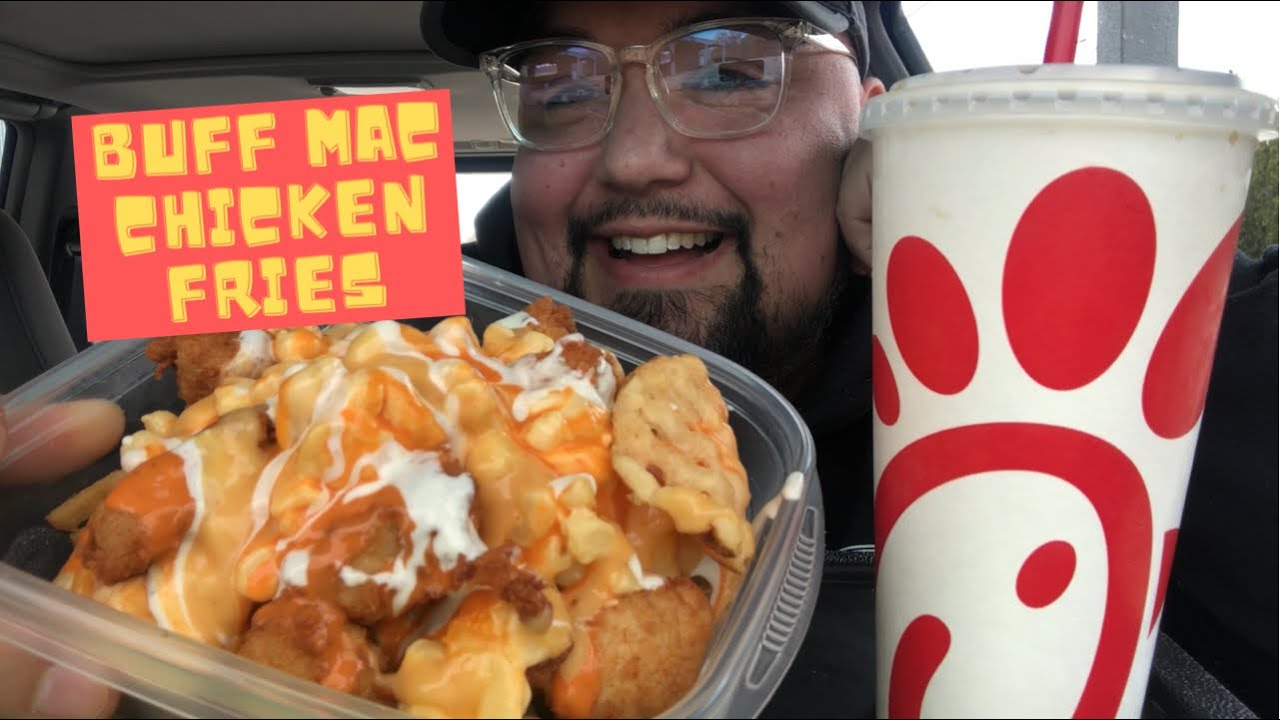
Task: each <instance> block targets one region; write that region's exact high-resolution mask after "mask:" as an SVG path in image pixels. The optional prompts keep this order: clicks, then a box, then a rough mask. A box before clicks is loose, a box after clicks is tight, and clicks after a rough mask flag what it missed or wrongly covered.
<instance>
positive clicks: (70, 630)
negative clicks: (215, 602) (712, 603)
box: [0, 259, 824, 717]
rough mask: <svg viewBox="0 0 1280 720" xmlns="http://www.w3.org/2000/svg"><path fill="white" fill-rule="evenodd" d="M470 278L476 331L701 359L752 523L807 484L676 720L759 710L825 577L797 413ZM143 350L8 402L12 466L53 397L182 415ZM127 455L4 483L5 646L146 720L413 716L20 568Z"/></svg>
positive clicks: (57, 378)
mask: <svg viewBox="0 0 1280 720" xmlns="http://www.w3.org/2000/svg"><path fill="white" fill-rule="evenodd" d="M464 273H465V281H466V282H465V284H466V299H467V315H468V316H469V317H470V318H471V321H472V323H473V325H474V326H475V327H476V328H477V329H478V330H479V329H483V327H484V326H486V325H487V324H488V323H490V322H492V321H494V320H497V319H499V318H501V317H503V316H505V315H508V314H510V313H513V312H515V311H517V310H519V309H520V308H522V307H523V306H525V305H526V304H528V303H529V302H532V301H533V300H536V299H537V298H539V297H542V296H544V295H550V296H552V297H553V298H554V299H555V300H556V301H557V302H560V303H563V304H565V305H567V306H569V307H570V308H571V309H572V311H573V313H574V318H575V320H576V322H577V325H578V328H579V330H580V331H581V332H582V333H583V335H585V336H586V337H587V338H588V339H589V340H591V341H592V342H595V343H597V344H600V345H602V346H604V347H607V348H609V349H610V350H612V351H613V352H614V353H615V354H616V355H617V357H618V360H619V362H621V363H622V365H623V367H624V368H626V369H627V370H628V371H629V370H630V369H631V368H632V367H634V366H635V365H636V364H638V363H640V362H643V361H644V360H646V359H648V358H649V357H652V356H654V355H658V354H662V355H672V354H679V353H691V354H696V355H698V356H700V357H701V358H702V359H703V361H704V362H705V363H706V365H707V369H708V371H709V373H710V377H711V380H712V382H713V383H714V384H715V385H716V386H717V387H718V388H719V389H720V392H721V393H722V395H723V396H724V399H725V403H726V405H727V406H728V408H729V412H730V422H731V424H732V427H733V430H734V432H735V433H736V435H737V440H738V445H739V450H740V453H741V457H742V461H743V464H744V465H745V466H746V469H747V472H748V475H749V478H750V487H751V496H752V499H751V507H750V509H749V513H750V516H751V517H755V516H756V514H757V513H759V512H760V510H761V509H762V507H763V506H764V505H765V504H766V503H768V502H769V501H770V500H771V499H772V498H774V497H775V496H777V495H779V494H780V493H781V491H782V489H783V487H784V483H785V480H786V478H787V477H788V476H789V475H790V474H791V473H793V472H799V473H801V474H802V475H803V477H804V482H803V487H802V492H801V494H800V497H799V499H798V500H784V501H783V502H781V504H780V505H778V506H777V512H776V514H775V515H774V516H773V518H772V519H771V520H767V521H766V522H764V523H763V524H762V525H760V526H758V533H759V534H758V536H757V555H756V559H755V560H754V561H753V563H752V565H751V566H750V568H749V570H748V573H747V575H746V576H745V578H744V579H743V583H742V586H741V589H740V591H739V594H738V597H737V599H736V601H735V604H734V605H733V607H731V608H730V610H729V612H728V613H727V614H726V615H725V616H724V618H723V619H722V621H721V623H720V625H719V626H718V627H717V628H716V631H715V634H714V635H713V637H712V640H711V646H710V648H709V650H708V654H707V657H706V660H705V662H704V665H703V670H702V673H701V675H700V677H699V680H698V683H697V685H696V686H695V687H694V688H693V690H692V691H691V692H690V693H689V694H688V695H687V696H686V697H685V698H684V699H683V700H681V701H680V702H679V703H678V704H676V705H675V706H673V707H672V708H670V709H669V710H668V712H667V714H666V715H664V717H746V716H756V715H758V714H759V713H760V712H761V711H762V710H763V708H764V707H765V705H766V704H767V703H768V701H769V699H770V698H771V697H772V695H773V693H774V692H775V691H776V690H777V688H778V686H779V684H780V683H781V681H782V678H783V676H784V675H785V674H786V672H787V670H788V669H789V668H790V666H791V663H792V661H793V660H794V659H795V657H796V654H797V652H798V651H799V649H800V644H801V642H802V641H803V639H804V635H805V633H806V631H807V630H808V627H809V621H810V619H811V617H812V615H813V611H814V606H815V604H816V602H817V598H818V588H819V583H820V579H821V572H822V567H821V562H822V558H823V552H824V546H823V508H822V493H821V489H820V487H819V485H818V477H817V472H816V469H815V464H814V463H815V460H814V446H813V441H812V438H811V437H810V434H809V431H808V429H807V428H806V427H805V425H804V423H803V422H802V421H801V419H800V416H799V415H798V414H797V413H796V411H795V410H794V409H793V408H792V407H791V405H789V404H788V403H787V402H786V401H785V400H784V399H783V398H782V397H781V396H780V395H779V394H778V393H777V392H776V391H774V390H773V389H772V388H771V387H769V386H768V385H766V384H765V383H764V382H762V381H761V380H760V379H759V378H757V377H755V376H754V375H752V374H750V373H749V372H747V371H745V370H744V369H743V368H741V367H739V366H738V365H735V364H733V363H730V362H728V361H727V360H725V359H723V358H721V357H718V356H716V355H713V354H710V353H708V352H707V351H705V350H703V349H701V348H698V347H695V346H693V345H691V344H689V343H686V342H684V341H681V340H679V339H677V338H674V337H672V336H669V335H665V334H663V333H659V332H656V331H654V330H653V329H652V328H649V327H647V326H645V325H642V324H640V323H637V322H635V321H633V320H630V319H628V318H625V317H623V316H621V315H618V314H616V313H612V312H609V311H607V310H603V309H601V308H598V307H595V306H592V305H588V304H586V303H583V302H582V301H581V300H578V299H576V298H573V297H570V296H568V295H564V294H561V293H556V292H554V291H550V290H548V289H547V288H545V287H543V286H540V285H536V284H533V283H531V282H529V281H528V280H526V279H524V278H521V277H519V276H516V275H513V274H510V273H506V272H503V271H500V270H496V269H494V268H492V267H490V266H488V265H484V264H482V263H478V262H474V261H472V260H470V259H464ZM411 324H414V325H419V326H421V327H427V326H429V325H430V324H431V322H430V321H426V322H421V323H419V322H414V323H411ZM145 345H146V343H145V341H121V342H110V343H101V344H98V345H95V346H93V347H91V348H90V349H88V350H87V351H85V352H83V353H81V354H80V355H78V356H76V357H75V358H72V359H70V360H68V361H66V362H64V363H62V364H61V365H59V366H57V367H55V368H53V369H51V370H49V371H48V372H47V373H45V374H44V375H42V376H40V377H39V378H36V379H35V380H33V381H31V382H30V383H27V384H26V385H24V386H22V387H21V388H19V389H17V390H16V391H14V392H13V393H12V394H10V395H9V396H8V397H7V398H5V401H4V411H5V415H6V417H7V418H9V422H10V428H9V430H10V438H11V439H13V440H14V441H15V445H16V446H15V447H11V448H10V449H9V452H10V454H11V457H17V456H21V455H25V454H26V453H29V452H31V450H32V449H35V448H38V447H41V446H42V445H44V444H46V443H49V442H54V441H56V438H55V437H53V436H54V435H55V434H56V428H50V429H48V431H47V432H45V433H44V434H43V435H33V436H31V437H30V438H27V439H19V438H23V436H24V435H26V432H25V430H26V429H25V428H24V427H23V423H24V420H23V418H27V417H30V415H31V414H32V412H33V411H34V410H37V409H39V408H41V407H44V406H47V405H50V404H53V403H57V402H61V401H66V400H72V399H79V398H103V399H109V400H113V401H115V402H117V403H119V404H120V405H121V406H122V407H123V408H124V410H125V414H126V421H127V423H128V424H127V426H126V430H125V431H126V433H128V432H133V431H135V430H137V429H139V428H140V427H141V424H140V421H139V418H140V417H141V415H142V414H144V413H147V412H151V411H154V410H157V409H162V408H167V409H170V410H174V411H178V410H180V409H181V403H180V401H179V400H178V399H177V393H176V387H175V384H174V380H173V375H172V373H169V374H167V375H166V376H165V377H164V378H163V379H161V380H156V379H155V377H154V375H153V371H154V366H153V364H152V363H151V362H150V361H149V360H148V359H147V358H146V356H145V355H144V353H143V349H144V347H145ZM118 458H119V454H118V452H111V453H108V454H107V455H106V456H105V457H103V458H102V459H100V460H99V461H98V462H97V463H96V464H94V465H93V466H91V467H89V468H86V469H85V470H83V471H80V472H76V473H74V474H72V475H69V476H66V477H63V478H59V479H57V480H55V481H53V482H51V483H48V484H44V485H36V486H23V487H4V486H0V547H2V548H5V549H6V551H7V552H6V555H5V558H6V561H8V562H11V563H13V564H4V563H0V641H3V642H9V643H12V644H15V645H18V646H21V647H24V648H26V649H27V650H29V651H31V652H33V653H35V654H38V655H41V656H43V657H46V658H48V659H50V660H52V661H54V662H57V663H60V664H63V665H66V666H70V667H74V668H77V669H79V670H81V671H83V672H85V673H86V674H88V675H90V676H93V677H96V678H98V679H100V680H102V681H104V682H106V683H108V684H110V685H113V686H115V687H117V688H119V689H120V690H121V691H123V693H124V695H125V696H126V701H125V705H126V709H125V710H122V712H128V713H129V714H130V715H131V716H134V717H137V716H171V715H176V716H190V717H299V716H305V717H357V716H361V717H405V715H404V714H402V713H400V712H398V711H395V710H393V709H389V708H386V707H383V706H380V705H375V704H373V703H371V702H367V701H363V700H360V699H358V698H355V697H353V696H349V695H346V694H343V693H339V692H337V691H331V690H328V689H326V688H323V687H321V686H319V685H315V684H312V683H309V682H305V681H302V680H298V679H295V678H293V677H291V676H289V675H286V674H284V673H282V672H278V671H276V670H273V669H271V668H268V667H265V666H262V665H258V664H255V663H252V662H249V661H247V660H244V659H242V658H239V657H237V656H236V655H234V654H232V653H229V652H226V651H223V650H220V649H217V648H214V647H211V646H207V645H203V644H201V643H199V642H197V641H194V640H190V639H187V638H184V637H180V636H176V635H174V634H172V633H169V632H167V631H165V630H162V629H160V628H159V627H156V626H154V625H151V624H149V623H146V622H143V621H141V620H136V619H134V618H132V617H129V616H126V615H124V614H123V613H119V612H116V611H114V610H112V609H110V608H108V607H105V606H103V605H99V604H97V603H96V602H94V601H92V600H90V599H88V598H84V597H80V596H78V595H74V594H72V593H70V592H67V591H64V590H62V589H60V588H58V587H56V586H54V585H53V584H51V583H50V582H49V581H48V579H47V578H42V577H39V576H38V575H37V574H33V572H29V571H24V570H20V569H18V568H17V567H15V566H14V565H16V564H27V565H29V563H16V562H14V561H13V560H12V552H9V551H11V550H13V548H12V547H11V546H13V545H14V541H15V538H19V539H20V541H19V543H18V545H30V544H31V543H30V542H27V540H29V539H30V536H31V535H32V533H34V532H35V531H33V530H32V528H37V527H39V526H42V525H44V520H43V518H44V516H45V514H47V513H48V512H49V511H50V510H52V509H53V508H54V507H56V506H57V505H58V504H59V503H61V502H62V501H63V500H65V499H66V498H68V497H70V496H71V494H73V493H74V492H76V491H78V490H80V489H81V488H83V487H85V486H86V485H88V484H90V483H92V482H93V481H95V480H97V479H98V478H100V477H102V476H103V475H105V474H106V473H107V472H109V471H111V470H113V469H115V468H118V467H119V459H118ZM37 545H38V543H37ZM68 550H69V546H68ZM27 554H28V555H30V552H29V551H28V553H27ZM64 557H65V556H64ZM46 564H47V563H46Z"/></svg>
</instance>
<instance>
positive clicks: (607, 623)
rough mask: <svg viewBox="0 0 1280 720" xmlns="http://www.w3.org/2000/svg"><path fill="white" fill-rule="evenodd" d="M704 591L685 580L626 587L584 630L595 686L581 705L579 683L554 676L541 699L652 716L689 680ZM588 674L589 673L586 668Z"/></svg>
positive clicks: (707, 614) (577, 712) (575, 710)
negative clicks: (635, 588)
mask: <svg viewBox="0 0 1280 720" xmlns="http://www.w3.org/2000/svg"><path fill="white" fill-rule="evenodd" d="M713 622H714V621H713V619H712V614H711V605H710V603H709V602H708V600H707V596H706V594H705V593H703V591H702V590H700V589H699V588H698V586H697V585H696V584H694V583H693V582H692V581H691V580H689V579H687V578H678V579H675V580H672V581H670V582H668V583H667V584H665V585H663V586H662V587H660V588H657V589H654V590H647V591H642V592H636V593H630V594H627V595H624V596H622V597H621V598H619V600H618V602H617V603H616V604H614V605H611V606H609V607H606V608H604V609H603V610H601V611H600V614H599V615H597V616H596V618H595V620H594V621H593V623H592V626H591V629H590V643H591V651H592V652H593V654H594V656H595V663H594V665H595V667H596V668H598V670H597V672H598V683H599V686H598V687H599V689H598V691H597V692H596V693H595V700H594V702H592V703H591V707H590V709H589V711H587V712H585V713H584V712H583V707H582V705H581V702H582V699H583V695H582V688H581V682H580V681H579V682H568V681H567V678H564V677H558V678H556V680H553V681H552V683H551V690H550V693H549V696H548V701H549V702H548V704H549V706H550V707H551V710H552V711H553V712H554V713H555V714H556V716H557V717H562V718H577V717H592V718H634V717H653V716H655V715H657V714H659V713H661V712H663V711H665V710H666V709H667V708H669V707H671V706H672V705H674V704H675V703H676V702H677V701H678V700H679V699H680V698H681V697H683V696H684V695H685V693H687V692H689V690H690V689H691V688H692V687H693V686H694V684H695V683H696V682H697V679H698V671H699V670H700V669H701V667H702V661H703V658H704V656H705V655H706V651H707V643H708V642H710V639H711V631H712V626H713ZM588 677H589V674H588Z"/></svg>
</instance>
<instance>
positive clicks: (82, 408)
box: [0, 400, 124, 717]
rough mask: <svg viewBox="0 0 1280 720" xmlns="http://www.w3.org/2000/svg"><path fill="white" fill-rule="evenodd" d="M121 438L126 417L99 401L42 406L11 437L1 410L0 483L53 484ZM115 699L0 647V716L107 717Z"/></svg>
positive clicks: (73, 675)
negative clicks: (36, 440) (41, 437)
mask: <svg viewBox="0 0 1280 720" xmlns="http://www.w3.org/2000/svg"><path fill="white" fill-rule="evenodd" d="M17 425H19V424H18V423H16V422H15V426H17ZM46 431H51V433H52V434H51V435H50V436H49V438H48V440H47V441H45V442H42V443H41V444H40V447H39V448H38V449H36V450H33V451H32V452H29V453H26V454H25V455H24V456H22V457H16V451H17V450H18V449H20V448H22V447H23V445H25V443H26V441H27V440H29V439H31V438H33V437H35V436H36V435H38V434H42V433H44V432H46ZM123 434H124V413H123V412H122V411H121V409H120V408H119V407H118V406H117V405H115V404H114V403H110V402H105V401H101V400H84V401H77V402H70V403H63V404H58V405H52V406H50V407H47V408H43V409H41V410H39V411H37V413H35V414H34V415H32V416H30V418H29V419H28V420H27V421H26V422H23V423H21V424H20V426H19V427H15V428H14V430H13V432H12V433H10V431H9V424H8V423H7V422H6V419H5V417H4V412H3V410H0V485H29V484H32V483H40V482H49V481H51V480H56V479H58V478H60V477H62V476H64V475H66V474H67V473H70V472H73V471H75V470H78V469H80V468H83V467H85V466H87V465H89V464H91V463H93V462H94V461H96V460H98V459H99V458H101V457H102V456H103V455H105V454H107V453H108V452H110V451H111V450H112V449H113V448H114V447H116V446H118V444H119V442H120V438H121V436H122V435H123ZM119 701H120V695H119V693H117V692H116V691H115V690H113V689H111V688H109V687H107V686H105V685H102V684H100V683H98V682H97V681H95V680H92V679H90V678H88V677H85V676H84V675H81V674H80V673H78V672H76V671H74V670H71V669H69V668H65V667H61V666H59V665H53V664H51V663H49V662H48V661H46V660H43V659H41V658H38V657H35V656H33V655H30V654H28V653H27V652H26V651H24V650H22V649H20V648H16V647H12V646H10V645H5V644H3V643H0V716H3V717H108V716H110V715H111V713H113V712H114V711H115V708H116V705H117V704H118V703H119Z"/></svg>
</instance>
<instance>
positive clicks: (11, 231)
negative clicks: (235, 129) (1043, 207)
mask: <svg viewBox="0 0 1280 720" xmlns="http://www.w3.org/2000/svg"><path fill="white" fill-rule="evenodd" d="M866 6H867V8H868V24H869V26H870V27H869V34H870V37H871V47H872V57H871V60H870V71H871V74H873V75H875V76H877V77H879V78H881V79H882V80H883V81H884V82H885V85H886V86H887V87H888V86H891V85H892V84H893V83H894V82H895V81H897V80H899V79H902V78H904V77H907V76H909V75H914V74H919V73H923V72H928V71H930V70H931V68H930V65H929V62H928V60H927V57H926V51H925V50H924V49H922V48H921V46H920V44H919V43H918V42H917V40H916V38H915V36H914V35H913V33H912V31H911V28H910V26H909V24H908V22H907V18H906V16H905V14H904V12H903V10H902V7H901V3H900V2H867V3H866ZM419 9H420V3H419V2H416V1H414V0H365V1H363V2H359V3H356V2H307V3H294V2H278V1H265V2H175V3H150V2H148V3H143V2H110V3H103V2H59V3H45V2H0V123H2V126H3V127H2V129H0V133H2V134H0V347H3V348H4V349H3V352H0V396H3V394H5V393H9V392H11V391H12V390H14V389H15V388H17V387H19V386H20V385H22V384H23V383H25V382H27V381H29V380H31V379H32V378H34V377H36V376H37V375H39V374H40V373H42V372H44V371H46V370H48V369H49V368H52V367H53V366H55V365H57V364H58V363H60V362H62V361H64V360H66V359H68V358H69V357H71V356H73V355H75V354H76V353H77V352H79V351H82V350H84V349H85V348H86V347H88V345H89V343H88V340H87V339H86V332H85V312H84V296H83V282H82V277H81V263H80V241H79V227H80V226H79V219H78V217H77V208H76V183H75V176H74V169H73V166H74V163H73V152H72V140H71V119H72V118H73V117H75V116H77V115H81V114H86V113H110V112H124V111H138V110H151V109H165V108H179V107H196V106H211V105H222V104H235V103H250V102H261V101H277V100H291V99H301V98H317V97H325V96H332V95H335V94H353V93H359V92H368V91H371V90H375V89H377V88H400V89H403V88H424V89H448V90H449V91H450V102H451V106H452V111H453V116H454V129H455V146H454V151H455V155H456V159H457V172H458V173H459V175H463V174H467V173H480V172H504V171H507V170H509V169H510V167H511V161H512V157H513V154H514V151H515V147H516V146H515V143H514V142H513V140H512V138H511V137H510V136H509V135H508V133H507V131H506V129H505V127H504V126H503V124H502V122H501V120H500V118H499V116H498V113H497V110H496V108H495V106H494V101H493V97H492V95H491V92H490V88H489V84H488V81H487V80H486V79H485V78H484V76H483V75H482V74H481V73H479V72H477V71H471V70H467V69H463V68H458V67H456V66H453V65H450V64H448V63H446V62H445V61H443V60H442V59H440V58H438V57H435V56H433V55H432V54H431V53H430V52H429V51H428V50H427V48H426V46H425V44H424V42H423V40H422V38H421V36H420V33H419V25H418V15H419ZM462 231H463V234H464V236H465V235H467V234H468V229H467V228H463V230H462ZM1149 696H1150V699H1149V701H1148V708H1147V713H1146V714H1147V716H1150V717H1166V716H1188V715H1193V716H1222V714H1224V713H1225V714H1226V715H1228V716H1235V717H1240V716H1248V714H1247V713H1248V711H1247V710H1246V709H1244V707H1243V705H1241V704H1240V703H1238V701H1236V700H1235V699H1234V698H1233V697H1232V696H1231V695H1230V693H1229V692H1228V691H1227V690H1226V689H1225V688H1223V687H1222V686H1221V685H1220V684H1219V683H1217V682H1216V680H1215V679H1214V678H1213V677H1212V675H1211V674H1209V673H1208V672H1206V671H1205V670H1204V669H1203V668H1201V667H1200V666H1199V665H1197V664H1196V662H1195V660H1194V659H1192V658H1190V657H1189V656H1187V655H1186V654H1185V653H1183V652H1181V650H1180V649H1179V648H1178V647H1177V646H1176V644H1174V643H1173V642H1172V641H1170V640H1169V639H1168V638H1162V640H1161V644H1160V646H1159V650H1158V651H1157V658H1156V662H1155V668H1154V670H1153V674H1152V682H1151V686H1150V690H1149Z"/></svg>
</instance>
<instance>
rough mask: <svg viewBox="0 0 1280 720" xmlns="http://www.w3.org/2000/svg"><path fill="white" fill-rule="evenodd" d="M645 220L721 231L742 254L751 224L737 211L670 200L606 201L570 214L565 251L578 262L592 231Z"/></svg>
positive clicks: (675, 199) (625, 199) (669, 197)
mask: <svg viewBox="0 0 1280 720" xmlns="http://www.w3.org/2000/svg"><path fill="white" fill-rule="evenodd" d="M636 218H648V219H657V220H675V221H680V222H688V223H696V224H699V225H709V226H712V227H718V228H723V229H724V230H725V231H726V232H728V233H730V234H732V235H733V236H734V237H735V238H736V239H737V241H738V244H739V248H740V250H745V246H746V245H747V243H748V242H749V238H750V236H751V222H750V221H749V220H748V219H747V216H746V215H745V214H744V213H742V212H739V211H737V210H725V209H722V208H713V207H708V206H705V205H698V204H695V203H689V202H685V201H683V200H680V199H679V198H675V197H671V196H656V197H646V198H610V199H608V200H605V201H604V202H602V203H600V204H599V205H596V206H595V207H593V208H591V209H590V211H589V212H587V213H585V214H574V213H570V214H569V218H568V223H567V227H566V235H567V236H568V238H567V239H568V241H569V251H570V252H571V253H572V256H573V258H575V259H577V258H581V257H582V256H583V254H584V253H585V252H586V249H587V239H588V238H590V237H591V236H592V235H593V234H594V231H595V229H596V228H598V227H600V226H601V225H604V224H605V223H608V222H613V221H614V220H622V219H636Z"/></svg>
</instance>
